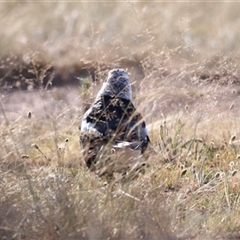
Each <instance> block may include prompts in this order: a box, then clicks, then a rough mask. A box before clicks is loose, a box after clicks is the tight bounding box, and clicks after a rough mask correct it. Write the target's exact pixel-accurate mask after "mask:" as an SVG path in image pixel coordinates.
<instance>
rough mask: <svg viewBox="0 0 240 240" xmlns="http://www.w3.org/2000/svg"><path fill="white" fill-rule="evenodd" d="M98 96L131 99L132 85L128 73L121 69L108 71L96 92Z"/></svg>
mask: <svg viewBox="0 0 240 240" xmlns="http://www.w3.org/2000/svg"><path fill="white" fill-rule="evenodd" d="M100 96H111V97H118V98H123V99H127V100H131V99H132V87H131V82H130V78H129V75H128V73H127V72H126V71H124V70H123V69H112V70H110V71H109V72H108V75H107V78H106V81H105V82H104V83H103V86H102V88H101V90H100V91H99V93H98V97H100Z"/></svg>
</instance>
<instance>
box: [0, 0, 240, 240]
mask: <svg viewBox="0 0 240 240" xmlns="http://www.w3.org/2000/svg"><path fill="white" fill-rule="evenodd" d="M238 8H239V3H230V2H229V3H224V2H221V3H200V2H196V3H194V2H185V3H180V2H174V3H153V2H150V3H143V2H138V3H136V2H124V3H123V2H121V3H120V2H117V3H114V2H113V3H104V2H102V3H101V2H94V3H86V2H77V3H73V2H52V3H50V2H38V3H36V2H24V3H23V2H8V3H1V8H0V25H1V28H0V29H1V30H0V32H1V39H0V46H1V53H0V91H1V96H0V112H1V114H0V134H1V138H0V152H1V154H0V179H1V180H0V181H1V184H0V191H1V196H0V239H108V238H109V239H140V238H141V239H239V236H240V235H239V234H240V233H239V229H240V222H239V211H240V209H239V187H240V186H239V179H240V175H239V159H240V157H239V156H240V147H239V146H240V145H239V133H240V132H239V127H238V122H239V114H240V110H239V109H240V106H239V102H240V101H239V100H240V99H239V98H240V94H239V93H240V80H239V79H240V77H239V76H240V75H239V57H238V54H239V52H238V49H239V42H240V41H239V31H238V28H239V18H238V12H239V11H238ZM113 67H114V68H115V67H121V68H124V69H125V70H127V71H128V72H129V73H130V74H131V79H132V82H133V91H134V94H133V97H134V100H133V102H134V104H135V105H136V107H137V108H138V110H139V111H140V112H141V113H142V115H143V116H144V117H145V120H146V123H147V127H148V130H149V135H150V138H151V142H152V144H151V145H150V147H149V151H148V152H147V154H146V155H145V156H144V158H145V160H146V162H147V164H146V166H145V168H144V169H142V170H143V171H140V172H137V173H136V171H133V170H132V171H130V172H129V174H128V175H127V176H125V177H124V178H122V176H121V175H119V174H115V179H113V180H109V179H104V178H99V177H98V176H96V175H95V174H94V173H92V172H89V171H88V170H87V168H86V167H85V165H84V163H83V159H82V156H81V151H80V148H79V142H78V127H79V124H80V122H81V118H82V115H83V112H84V111H85V110H86V109H87V107H88V106H89V104H90V103H91V102H92V100H93V99H94V97H95V96H96V93H97V92H98V90H99V88H100V87H101V84H102V81H103V80H104V77H105V76H106V73H107V71H108V70H109V69H111V68H113Z"/></svg>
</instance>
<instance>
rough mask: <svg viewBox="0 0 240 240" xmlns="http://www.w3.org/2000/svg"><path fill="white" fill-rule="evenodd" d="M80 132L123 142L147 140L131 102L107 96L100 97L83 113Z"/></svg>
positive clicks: (144, 127)
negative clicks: (96, 134) (92, 133)
mask: <svg viewBox="0 0 240 240" xmlns="http://www.w3.org/2000/svg"><path fill="white" fill-rule="evenodd" d="M81 130H82V131H92V132H96V133H98V134H100V135H102V136H107V135H108V136H109V137H113V136H114V138H115V139H117V140H122V141H123V140H124V141H142V140H145V139H146V138H147V128H146V124H145V122H144V121H143V119H142V116H141V115H140V114H139V113H138V112H137V111H136V109H135V107H134V105H133V104H132V102H131V101H129V100H126V99H120V98H113V97H109V96H103V97H101V98H100V99H99V100H98V101H97V102H95V103H94V104H93V105H92V106H91V108H90V109H89V110H88V111H87V112H86V113H85V115H84V118H83V121H82V125H81Z"/></svg>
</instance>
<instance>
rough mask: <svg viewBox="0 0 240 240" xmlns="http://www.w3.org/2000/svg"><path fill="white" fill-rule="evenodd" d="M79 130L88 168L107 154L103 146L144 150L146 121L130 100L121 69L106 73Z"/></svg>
mask: <svg viewBox="0 0 240 240" xmlns="http://www.w3.org/2000/svg"><path fill="white" fill-rule="evenodd" d="M79 129H80V145H81V149H82V152H83V156H84V161H85V163H86V166H87V167H88V168H89V169H94V166H96V165H97V164H98V162H99V161H98V160H99V158H100V157H101V156H102V155H104V154H107V151H106V149H111V150H113V151H112V152H115V151H118V150H119V149H120V150H122V151H123V152H137V153H139V156H140V155H142V154H143V153H144V152H145V150H146V149H147V147H148V144H149V143H150V139H149V136H148V131H147V128H146V123H145V121H144V120H143V117H142V115H141V114H140V113H139V112H138V111H137V110H136V108H135V106H134V104H133V102H132V84H131V81H130V77H129V74H128V73H127V72H126V71H125V70H123V69H119V68H115V69H112V70H110V71H109V72H108V74H107V77H106V80H105V82H104V83H103V85H102V87H101V89H100V91H99V92H98V94H97V96H96V98H95V100H94V102H93V103H92V105H91V106H90V108H89V109H88V110H87V111H86V112H85V114H84V115H83V119H82V121H81V125H80V127H79ZM127 154H128V153H127ZM125 157H126V156H125ZM124 160H125V159H122V161H123V162H124Z"/></svg>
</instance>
